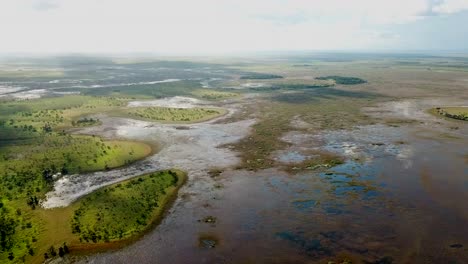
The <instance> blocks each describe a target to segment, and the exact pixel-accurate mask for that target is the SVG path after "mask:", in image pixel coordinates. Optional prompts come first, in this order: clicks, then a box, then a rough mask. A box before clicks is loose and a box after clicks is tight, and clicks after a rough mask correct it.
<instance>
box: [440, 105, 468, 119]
mask: <svg viewBox="0 0 468 264" xmlns="http://www.w3.org/2000/svg"><path fill="white" fill-rule="evenodd" d="M433 111H435V113H437V114H438V115H441V116H445V117H448V118H452V119H457V120H463V121H468V107H463V106H459V107H437V108H435V109H434V110H433Z"/></svg>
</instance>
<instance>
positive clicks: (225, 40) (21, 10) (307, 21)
mask: <svg viewBox="0 0 468 264" xmlns="http://www.w3.org/2000/svg"><path fill="white" fill-rule="evenodd" d="M0 34H1V35H0V36H1V37H0V53H68V52H82V53H88V52H89V53H133V52H138V53H141V52H151V53H161V54H165V53H167V54H204V53H214V54H224V53H236V52H255V51H293V50H294V51H302V50H311V51H332V50H333V51H336V50H339V51H413V50H414V51H416V50H424V51H427V50H444V51H450V50H453V51H461V50H465V51H466V50H467V49H468V0H167V1H164V0H0Z"/></svg>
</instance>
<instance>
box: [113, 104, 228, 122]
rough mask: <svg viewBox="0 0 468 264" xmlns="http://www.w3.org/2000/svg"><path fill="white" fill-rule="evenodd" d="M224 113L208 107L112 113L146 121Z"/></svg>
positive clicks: (193, 119) (200, 118) (202, 117)
mask: <svg viewBox="0 0 468 264" xmlns="http://www.w3.org/2000/svg"><path fill="white" fill-rule="evenodd" d="M224 113H225V111H224V110H222V109H209V108H167V107H135V108H127V109H125V110H120V111H116V112H114V113H112V115H114V116H124V117H130V118H134V119H141V120H148V121H165V122H200V121H205V120H209V119H212V118H215V117H217V116H220V115H222V114H224Z"/></svg>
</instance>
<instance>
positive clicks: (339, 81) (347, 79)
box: [315, 75, 367, 85]
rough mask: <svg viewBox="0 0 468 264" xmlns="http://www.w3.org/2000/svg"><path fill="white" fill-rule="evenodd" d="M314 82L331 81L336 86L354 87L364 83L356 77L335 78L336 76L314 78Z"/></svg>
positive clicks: (364, 81)
mask: <svg viewBox="0 0 468 264" xmlns="http://www.w3.org/2000/svg"><path fill="white" fill-rule="evenodd" d="M315 79H316V80H333V81H335V83H336V84H343V85H356V84H363V83H366V82H367V81H366V80H363V79H361V78H357V77H344V76H337V75H330V76H322V77H317V78H315Z"/></svg>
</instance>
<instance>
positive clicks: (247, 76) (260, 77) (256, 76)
mask: <svg viewBox="0 0 468 264" xmlns="http://www.w3.org/2000/svg"><path fill="white" fill-rule="evenodd" d="M240 78H241V79H243V80H244V79H248V80H268V79H282V78H283V76H281V75H276V74H267V73H256V72H253V73H248V74H245V75H242V76H241V77H240Z"/></svg>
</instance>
